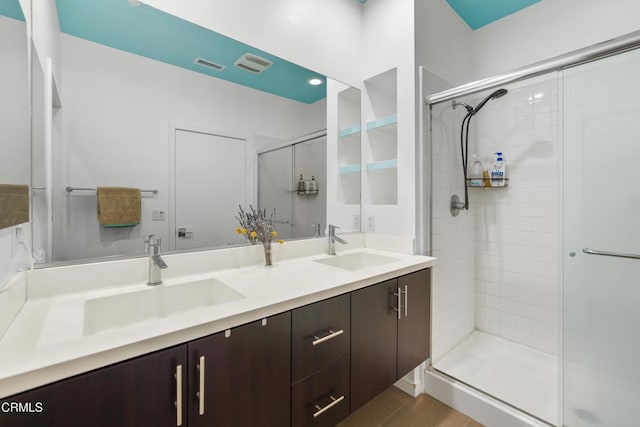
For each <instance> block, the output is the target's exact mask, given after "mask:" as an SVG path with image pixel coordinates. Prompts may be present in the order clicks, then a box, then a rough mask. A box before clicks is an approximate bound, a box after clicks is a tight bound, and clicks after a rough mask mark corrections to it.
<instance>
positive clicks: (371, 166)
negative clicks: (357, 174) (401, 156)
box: [367, 159, 398, 171]
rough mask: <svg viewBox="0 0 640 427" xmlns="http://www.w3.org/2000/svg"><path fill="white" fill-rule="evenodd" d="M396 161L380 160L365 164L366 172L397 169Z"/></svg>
mask: <svg viewBox="0 0 640 427" xmlns="http://www.w3.org/2000/svg"><path fill="white" fill-rule="evenodd" d="M397 168H398V159H391V160H382V161H379V162H371V163H367V171H375V170H382V169H397Z"/></svg>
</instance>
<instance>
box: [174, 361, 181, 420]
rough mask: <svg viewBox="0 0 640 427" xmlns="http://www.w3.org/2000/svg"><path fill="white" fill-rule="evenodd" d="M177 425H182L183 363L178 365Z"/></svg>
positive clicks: (176, 375) (176, 376)
mask: <svg viewBox="0 0 640 427" xmlns="http://www.w3.org/2000/svg"><path fill="white" fill-rule="evenodd" d="M174 376H175V378H176V425H177V426H178V427H180V426H181V425H182V365H178V366H176V373H175V375H174Z"/></svg>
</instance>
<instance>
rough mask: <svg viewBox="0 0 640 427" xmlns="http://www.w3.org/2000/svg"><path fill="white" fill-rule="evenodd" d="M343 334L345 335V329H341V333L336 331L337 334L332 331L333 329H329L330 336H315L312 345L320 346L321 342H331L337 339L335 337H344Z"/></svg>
mask: <svg viewBox="0 0 640 427" xmlns="http://www.w3.org/2000/svg"><path fill="white" fill-rule="evenodd" d="M342 334H344V329H340V330H339V331H335V332H334V331H332V330H331V329H329V334H328V335H325V336H323V337H318V336H316V335H314V336H313V338H314V339H313V342H312V343H311V344H313V345H318V344H320V343H321V342H325V341H328V340H330V339H331V338H335V337H337V336H338V335H342Z"/></svg>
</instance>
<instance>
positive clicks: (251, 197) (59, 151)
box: [34, 0, 359, 265]
mask: <svg viewBox="0 0 640 427" xmlns="http://www.w3.org/2000/svg"><path fill="white" fill-rule="evenodd" d="M56 6H57V12H58V17H59V23H60V29H61V34H60V49H61V60H60V66H61V67H60V78H59V82H58V83H59V86H58V89H59V95H60V103H61V108H60V109H59V110H58V111H57V113H56V114H57V116H58V117H57V118H56V120H57V123H58V124H59V132H58V134H56V135H54V137H55V141H54V161H53V162H52V163H53V164H52V165H51V167H52V177H53V178H52V182H53V191H52V201H53V209H52V211H53V218H52V221H51V222H50V223H51V224H52V228H53V230H52V231H50V232H49V233H48V235H49V237H48V238H49V239H51V240H52V241H51V242H49V244H47V245H41V246H44V247H45V248H46V247H48V248H50V249H49V250H48V253H46V254H45V256H44V257H40V261H42V262H43V263H44V264H46V265H49V264H50V263H59V262H66V263H68V262H78V261H88V260H90V259H91V260H92V259H96V258H105V257H123V256H141V255H143V254H144V249H145V245H144V240H145V236H148V235H151V234H153V235H155V236H158V237H160V238H161V239H162V250H163V252H170V251H185V250H198V249H204V248H221V247H228V246H230V245H240V244H246V242H244V241H243V236H241V235H238V234H237V233H236V227H237V221H236V219H235V216H236V215H237V213H238V205H242V206H243V207H248V206H249V205H250V204H251V205H253V206H254V207H259V208H266V209H267V210H268V211H269V212H270V211H271V210H273V209H274V208H275V210H276V216H275V222H276V227H277V229H278V230H279V232H280V234H281V235H282V236H283V237H285V236H286V238H302V237H311V236H314V234H315V233H316V229H315V228H313V227H312V225H313V224H317V223H322V224H323V226H326V223H327V221H328V220H331V218H329V219H327V211H328V207H327V205H328V204H332V203H333V204H338V205H339V204H340V203H341V202H340V200H339V199H338V198H337V196H336V194H337V193H338V188H337V185H336V184H335V183H334V184H332V185H331V186H328V185H327V179H326V173H327V172H326V171H327V156H326V153H327V148H326V147H327V144H337V143H338V132H339V131H338V129H337V128H330V127H328V124H327V117H328V115H332V114H333V113H332V112H330V111H329V108H328V102H327V97H328V96H329V97H331V96H337V95H336V94H332V91H331V89H329V90H328V89H327V86H331V84H329V85H328V84H327V83H328V82H335V81H332V80H331V79H329V78H327V77H326V76H323V75H320V74H318V73H315V72H313V71H312V70H308V69H305V68H303V67H301V66H298V65H296V64H293V63H291V62H288V61H285V60H283V59H281V58H278V57H276V56H273V55H271V54H269V53H268V52H264V51H260V50H258V49H255V48H253V47H251V46H248V45H246V44H243V43H242V42H241V41H237V40H233V39H230V38H228V37H225V36H223V35H221V34H218V33H216V32H214V31H211V30H208V29H205V28H202V27H199V26H197V25H194V24H192V23H189V22H187V21H184V20H182V19H179V18H177V17H175V16H171V15H168V14H166V13H164V12H161V11H159V10H157V9H153V8H151V7H148V6H146V5H144V4H140V3H139V2H133V1H129V2H127V1H125V0H121V1H116V0H113V1H102V2H86V1H83V0H57V1H56ZM334 84H335V83H334ZM328 94H329V95H328ZM286 147H289V148H288V149H290V150H292V151H291V153H296V154H290V155H283V156H281V157H282V159H281V160H280V161H279V162H277V163H269V166H267V160H268V159H267V158H268V157H270V156H269V155H267V154H265V153H270V152H272V151H274V150H279V149H284V150H287V148H286ZM319 153H321V155H320V154H319ZM330 161H331V160H330ZM334 161H335V159H334ZM259 165H262V168H260V167H259ZM300 175H302V176H303V180H304V181H306V180H311V178H312V176H313V177H314V178H315V181H316V182H317V187H318V191H317V192H316V193H313V194H312V193H306V194H305V193H304V192H303V193H302V194H300V193H299V192H298V191H297V183H298V181H299V179H300ZM98 188H100V190H101V195H100V196H98V194H97V189H98ZM131 189H133V190H134V191H133V194H132V193H131V191H130V190H131ZM137 190H141V191H140V193H137ZM107 194H109V197H107V196H106V195H107ZM98 199H100V203H101V206H102V208H101V211H100V217H99V216H98V208H97V204H98ZM105 200H106V201H105ZM131 201H132V202H131ZM130 202H131V203H133V205H134V206H135V205H136V203H138V204H139V206H140V209H139V218H134V219H133V220H132V219H131V217H130V216H129V215H130V214H131V212H128V211H127V212H123V211H118V210H119V208H118V206H122V205H123V204H125V205H127V206H129V204H130ZM114 206H115V208H114ZM111 210H115V219H114V218H110V220H106V222H105V218H104V217H105V214H104V212H107V211H111ZM329 210H335V209H334V208H333V207H332V208H331V209H329ZM358 213H359V212H358ZM34 216H36V215H35V213H34ZM134 217H135V213H134ZM109 221H110V222H109ZM353 223H355V221H353V222H350V223H349V224H343V225H344V227H343V230H346V231H359V228H350V226H351V225H352V224H353ZM34 234H37V232H36V231H35V227H34ZM37 239H40V241H42V239H43V236H42V235H40V236H37V235H34V241H35V240H37Z"/></svg>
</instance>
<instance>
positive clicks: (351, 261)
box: [314, 252, 399, 271]
mask: <svg viewBox="0 0 640 427" xmlns="http://www.w3.org/2000/svg"><path fill="white" fill-rule="evenodd" d="M314 261H315V262H319V263H320V264H324V265H330V266H331V267H338V268H342V269H345V270H349V271H357V270H363V269H365V268H371V267H377V266H379V265H383V264H389V263H391V262H395V261H399V258H392V257H388V256H384V255H378V254H371V253H368V252H353V253H350V254H343V255H332V256H328V257H326V258H320V259H316V260H314Z"/></svg>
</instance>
